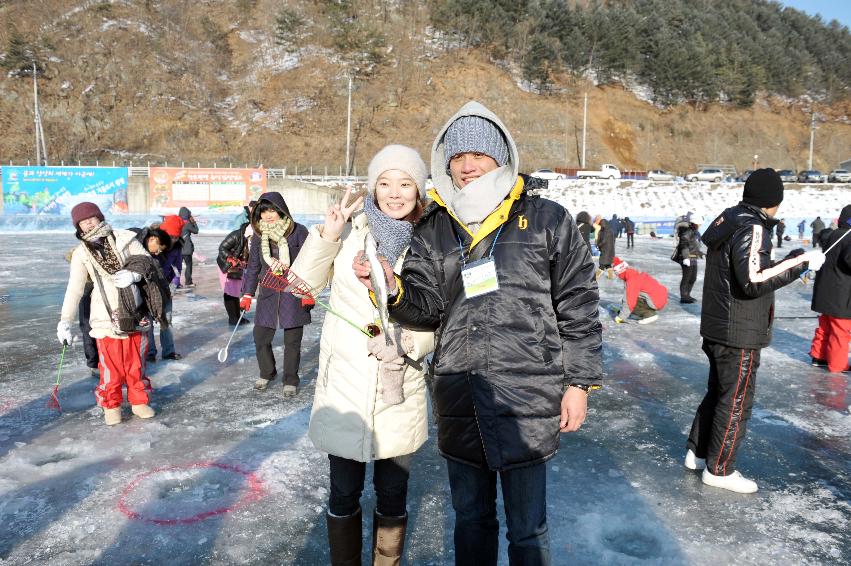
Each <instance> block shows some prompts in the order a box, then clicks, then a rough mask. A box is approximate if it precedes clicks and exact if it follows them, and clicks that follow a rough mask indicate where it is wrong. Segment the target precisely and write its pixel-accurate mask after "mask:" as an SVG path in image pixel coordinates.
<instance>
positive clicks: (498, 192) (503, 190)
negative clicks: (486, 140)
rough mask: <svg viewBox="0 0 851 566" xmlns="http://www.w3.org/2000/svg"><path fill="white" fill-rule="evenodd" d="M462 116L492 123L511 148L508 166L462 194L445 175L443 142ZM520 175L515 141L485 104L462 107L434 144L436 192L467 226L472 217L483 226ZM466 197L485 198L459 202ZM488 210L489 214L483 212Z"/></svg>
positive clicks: (481, 178)
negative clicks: (454, 123)
mask: <svg viewBox="0 0 851 566" xmlns="http://www.w3.org/2000/svg"><path fill="white" fill-rule="evenodd" d="M462 116H478V117H480V118H485V119H487V120H490V121H491V122H493V123H494V124H495V125H496V126H497V127H498V128H499V130H500V131H501V132H502V135H503V136H504V137H505V141H506V143H507V144H508V162H507V163H506V164H505V165H503V166H502V167H499V168H497V169H495V170H493V171H491V172H490V173H488V174H487V175H484V176H482V177H480V178H478V179H476V180H475V181H473V182H472V183H470V184H468V185H467V186H466V187H464V190H463V191H461V190H459V189H457V188H456V187H455V186H454V184H453V183H452V177H451V176H450V175H449V173H447V172H446V157H445V156H444V153H443V146H444V143H443V140H444V137H445V135H446V130H447V129H448V128H449V126H450V125H451V124H452V122H454V121H455V120H457V119H458V118H461V117H462ZM519 171H520V158H519V155H518V154H517V145H516V144H515V143H514V138H512V137H511V134H509V133H508V129H507V128H506V127H505V124H503V123H502V121H501V120H500V119H499V118H497V116H496V114H494V113H493V112H491V111H490V110H488V109H487V108H485V107H484V106H483V105H482V104H480V103H478V102H475V101H471V102H468V103H467V104H465V105H464V106H462V107H461V109H460V110H459V111H458V112H456V113H455V115H454V116H452V118H450V119H449V120H447V122H446V123H445V124H444V125H443V128H441V129H440V133H438V134H437V137H436V138H435V140H434V144H433V145H432V148H431V179H432V183H434V188H435V189H436V190H437V193H438V194H439V195H440V197H441V198H442V199H443V202H444V203H446V205H447V206H448V207H449V208H450V209H451V210H452V211H453V213H455V214H456V216H458V218H459V219H460V220H461V221H462V222H464V223H465V224H469V223H470V222H469V220H470V217H471V216H472V217H474V218H473V219H472V222H473V223H477V222H481V221H482V220H483V219H484V217H486V216H487V215H488V214H490V213H491V212H493V211H494V210H495V209H496V207H497V206H499V204H500V203H501V202H502V200H503V199H504V198H505V197H506V196H508V193H509V192H511V189H512V187H514V185H515V183H516V182H517V175H518V173H519ZM462 192H463V193H466V194H465V196H467V195H469V196H470V197H472V195H473V194H475V193H477V192H478V193H479V195H478V196H481V197H488V198H484V200H483V199H482V198H457V197H458V196H459V195H460V194H461V193H462ZM477 207H478V208H479V210H471V208H477ZM485 208H487V210H484V209H485Z"/></svg>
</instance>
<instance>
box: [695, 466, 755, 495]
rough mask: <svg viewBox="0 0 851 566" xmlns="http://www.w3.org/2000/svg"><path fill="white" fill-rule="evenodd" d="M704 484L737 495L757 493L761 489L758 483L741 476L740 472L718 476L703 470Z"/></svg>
mask: <svg viewBox="0 0 851 566" xmlns="http://www.w3.org/2000/svg"><path fill="white" fill-rule="evenodd" d="M701 479H703V483H705V484H706V485H711V486H712V487H720V488H721V489H727V490H729V491H735V492H736V493H755V492H756V490H757V489H759V488H758V487H757V485H756V482H755V481H753V480H749V479H747V478H746V477H744V476H743V475H742V474H740V473H739V472H738V471H736V472H733V473H732V474H730V475H729V476H716V475H713V474H710V473H709V470H703V476H702V478H701Z"/></svg>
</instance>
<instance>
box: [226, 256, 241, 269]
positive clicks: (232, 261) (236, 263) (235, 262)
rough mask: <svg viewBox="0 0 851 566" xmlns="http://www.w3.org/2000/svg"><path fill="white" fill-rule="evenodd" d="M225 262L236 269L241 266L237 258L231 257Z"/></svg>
mask: <svg viewBox="0 0 851 566" xmlns="http://www.w3.org/2000/svg"><path fill="white" fill-rule="evenodd" d="M225 261H226V262H227V263H229V264H230V265H231V266H232V267H236V266H237V265H239V260H238V259H236V258H235V257H229V258H227V259H226V260H225Z"/></svg>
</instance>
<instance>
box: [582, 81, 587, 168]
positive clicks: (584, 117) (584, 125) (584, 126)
mask: <svg viewBox="0 0 851 566" xmlns="http://www.w3.org/2000/svg"><path fill="white" fill-rule="evenodd" d="M587 128H588V93H587V92H586V93H585V104H584V110H583V111H582V164H581V167H582V169H585V132H586V131H587Z"/></svg>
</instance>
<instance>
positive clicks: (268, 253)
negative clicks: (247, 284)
mask: <svg viewBox="0 0 851 566" xmlns="http://www.w3.org/2000/svg"><path fill="white" fill-rule="evenodd" d="M292 223H293V221H292V219H290V218H289V217H285V218H281V219H280V220H275V221H274V222H271V223H266V222H262V224H260V226H262V228H263V233H262V234H261V235H260V250H261V252H262V254H263V261H265V262H266V265H269V266H271V265H272V264H273V263H274V261H275V258H274V257H273V256H272V250H271V248H270V246H269V241H272V242H275V244H277V246H278V258H277V259H278V261H279V262H280V263H282V264H284V265H285V266H287V267H289V266H290V248H289V246H287V239H286V234H287V232H288V231H289V229H290V226H292ZM277 275H280V273H278V274H277Z"/></svg>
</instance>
